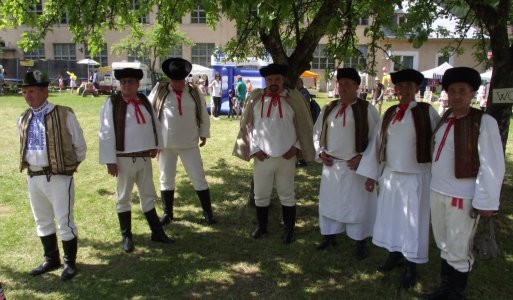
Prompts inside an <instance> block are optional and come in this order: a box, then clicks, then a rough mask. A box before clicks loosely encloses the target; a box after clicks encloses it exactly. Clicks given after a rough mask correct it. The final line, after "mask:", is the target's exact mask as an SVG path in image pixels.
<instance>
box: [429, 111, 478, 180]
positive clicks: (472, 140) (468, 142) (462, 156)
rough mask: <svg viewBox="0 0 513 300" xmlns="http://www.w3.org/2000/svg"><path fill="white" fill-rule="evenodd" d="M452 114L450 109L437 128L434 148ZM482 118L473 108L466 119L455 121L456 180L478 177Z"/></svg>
mask: <svg viewBox="0 0 513 300" xmlns="http://www.w3.org/2000/svg"><path fill="white" fill-rule="evenodd" d="M451 113H452V109H450V108H449V110H447V111H446V112H445V113H444V115H443V116H442V119H441V120H440V122H439V123H438V125H437V126H436V129H435V130H434V133H433V143H432V146H434V136H435V133H436V132H437V131H438V129H440V127H441V126H442V124H444V123H445V120H446V119H447V118H448V117H449V116H450V114H451ZM482 116H483V112H482V111H481V110H479V109H475V108H472V107H471V108H470V111H469V113H468V114H467V115H466V116H465V117H463V118H459V119H456V120H454V176H455V177H456V178H475V177H477V173H478V172H479V166H480V163H479V152H478V148H477V146H478V145H477V142H478V140H479V129H480V128H481V118H482Z"/></svg>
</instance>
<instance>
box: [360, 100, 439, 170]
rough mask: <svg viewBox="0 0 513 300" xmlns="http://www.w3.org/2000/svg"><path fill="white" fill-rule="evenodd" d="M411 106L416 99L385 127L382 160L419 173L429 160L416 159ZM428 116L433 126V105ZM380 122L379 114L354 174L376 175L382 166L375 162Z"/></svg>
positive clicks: (415, 137) (396, 168) (377, 153)
mask: <svg viewBox="0 0 513 300" xmlns="http://www.w3.org/2000/svg"><path fill="white" fill-rule="evenodd" d="M415 106H417V102H415V101H412V102H410V104H409V106H408V109H407V110H406V112H405V114H404V117H403V119H402V120H401V121H395V122H394V124H389V126H388V127H387V132H386V135H387V142H386V150H385V164H386V166H387V167H388V168H390V169H391V170H392V171H395V172H401V173H410V174H420V173H427V172H429V169H430V164H429V163H418V162H417V134H416V133H415V124H414V122H413V115H412V113H411V109H412V108H413V107H415ZM397 109H399V108H397ZM429 117H430V120H431V128H433V129H434V128H435V126H436V124H437V123H438V121H439V120H440V116H439V115H438V113H437V112H436V110H435V109H434V108H432V107H430V108H429ZM393 119H394V118H392V120H393ZM382 122H383V118H381V120H380V122H379V123H378V125H377V126H376V127H375V130H374V134H373V138H372V140H371V142H370V143H369V146H368V147H367V149H366V150H365V152H364V154H363V157H362V160H361V161H360V165H359V166H358V170H357V173H358V174H360V175H362V176H365V177H368V178H372V179H374V180H377V179H378V177H379V176H380V173H381V169H382V167H383V166H382V165H380V164H379V163H378V155H379V147H380V142H381V141H380V133H381V124H382Z"/></svg>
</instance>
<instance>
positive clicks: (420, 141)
mask: <svg viewBox="0 0 513 300" xmlns="http://www.w3.org/2000/svg"><path fill="white" fill-rule="evenodd" d="M398 106H399V105H394V106H392V107H390V108H389V109H387V111H386V112H385V114H384V115H383V122H382V123H381V133H380V141H381V143H380V146H379V154H378V155H379V157H378V159H379V161H380V162H383V161H385V152H386V151H385V150H386V143H387V134H386V132H387V129H388V126H389V125H390V122H391V121H392V119H393V118H394V117H395V115H396V108H397V107H398ZM430 107H431V105H429V104H427V103H424V102H417V105H416V106H415V107H413V108H412V109H411V114H412V117H413V123H414V124H415V135H416V140H417V146H416V148H417V149H416V150H417V162H418V163H419V164H420V163H428V162H431V136H432V135H433V130H432V128H431V119H430V117H429V108H430Z"/></svg>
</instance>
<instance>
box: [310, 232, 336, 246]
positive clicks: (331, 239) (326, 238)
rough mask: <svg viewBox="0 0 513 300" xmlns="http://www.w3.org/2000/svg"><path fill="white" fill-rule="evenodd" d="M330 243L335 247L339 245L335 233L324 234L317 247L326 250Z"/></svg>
mask: <svg viewBox="0 0 513 300" xmlns="http://www.w3.org/2000/svg"><path fill="white" fill-rule="evenodd" d="M330 245H331V246H333V247H335V246H336V245H337V240H336V235H334V234H327V235H323V236H322V242H321V243H320V244H319V245H317V247H316V248H315V249H317V250H324V249H326V248H328V247H329V246H330Z"/></svg>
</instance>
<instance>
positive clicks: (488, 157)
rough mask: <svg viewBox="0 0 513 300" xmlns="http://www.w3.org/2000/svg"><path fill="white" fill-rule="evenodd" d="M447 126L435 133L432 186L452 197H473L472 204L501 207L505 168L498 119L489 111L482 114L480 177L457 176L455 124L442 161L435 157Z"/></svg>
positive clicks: (442, 153) (487, 207) (491, 207)
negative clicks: (455, 173) (500, 198)
mask: <svg viewBox="0 0 513 300" xmlns="http://www.w3.org/2000/svg"><path fill="white" fill-rule="evenodd" d="M446 128H447V124H446V123H445V124H443V125H442V126H441V127H440V129H438V131H437V133H436V135H435V146H434V148H433V149H434V153H433V163H432V166H431V173H432V178H431V190H433V191H436V192H438V193H440V194H443V195H446V196H450V197H456V198H462V199H473V200H472V205H473V206H474V208H477V209H481V210H497V209H498V208H499V197H500V191H501V186H502V180H503V178H504V172H505V166H504V154H503V152H502V142H501V137H500V134H499V128H498V126H497V122H496V121H495V119H494V118H493V117H491V116H489V115H486V114H485V115H483V117H482V118H481V127H480V128H479V139H478V144H477V147H478V152H479V163H480V166H479V172H478V175H477V178H461V179H458V178H456V177H455V176H454V164H455V163H454V161H455V154H454V126H452V127H451V129H450V130H449V133H448V135H447V139H446V140H445V144H444V146H443V148H442V151H441V152H440V157H439V159H438V161H434V160H435V157H436V153H437V152H438V148H439V147H440V142H441V140H442V138H443V136H444V133H445V129H446Z"/></svg>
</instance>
